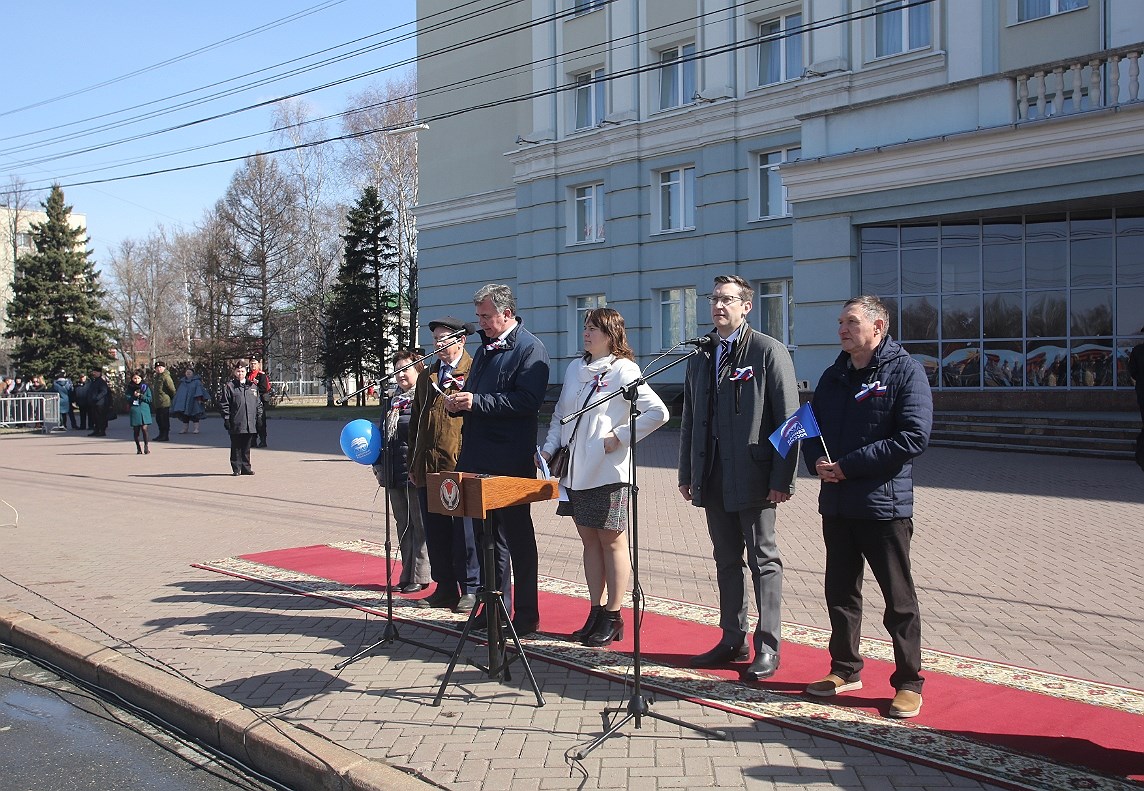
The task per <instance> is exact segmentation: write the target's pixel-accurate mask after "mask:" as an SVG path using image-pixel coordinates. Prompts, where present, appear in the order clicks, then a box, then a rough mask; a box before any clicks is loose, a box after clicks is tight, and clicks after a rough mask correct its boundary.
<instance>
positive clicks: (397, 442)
mask: <svg viewBox="0 0 1144 791" xmlns="http://www.w3.org/2000/svg"><path fill="white" fill-rule="evenodd" d="M412 405H413V389H412V388H410V389H409V390H407V391H406V392H404V393H398V394H397V395H395V396H393V399H392V400H391V401H390V409H389V411H388V412H387V413H385V414H383V415H382V416H381V436H382V443H381V444H382V447H383V448H384V452H383V453H382V455H381V457H380V458H379V459H378V463H377V464H375V465H373V467H374V474H375V475H378V474H379V473H380V474H384V470H383V466H384V464H388V465H389V483H388V485H389V486H393V487H401V486H407V485H409V463H408V462H409V421H410V411H411V410H410V407H412ZM390 433H392V434H393V437H392V438H391V437H390ZM386 453H388V457H387V456H386ZM378 480H382V478H381V477H380V476H378Z"/></svg>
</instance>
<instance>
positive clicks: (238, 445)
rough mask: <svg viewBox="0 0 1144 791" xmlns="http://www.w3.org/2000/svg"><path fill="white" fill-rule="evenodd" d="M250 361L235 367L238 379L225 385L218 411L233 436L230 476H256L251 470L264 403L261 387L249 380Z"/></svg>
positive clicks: (224, 425)
mask: <svg viewBox="0 0 1144 791" xmlns="http://www.w3.org/2000/svg"><path fill="white" fill-rule="evenodd" d="M247 370H248V368H247V365H246V360H238V361H237V362H235V364H234V376H232V377H231V379H230V381H229V382H227V383H226V384H225V385H223V388H222V392H221V393H220V394H219V400H218V408H219V411H220V412H222V425H223V427H224V428H225V429H226V431H227V433H228V434H230V474H231V475H254V470H252V469H251V468H250V446H251V443H253V442H254V438H255V437H256V436H257V435H258V421H259V419H260V415H261V413H262V399H261V398H259V397H258V388H257V386H256V385H255V384H254V383H253V382H251V381H249V380H248V379H247V374H246V372H247Z"/></svg>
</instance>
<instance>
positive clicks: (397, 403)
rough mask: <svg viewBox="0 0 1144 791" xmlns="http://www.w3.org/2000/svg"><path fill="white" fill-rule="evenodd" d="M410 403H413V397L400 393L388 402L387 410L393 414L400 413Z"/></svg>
mask: <svg viewBox="0 0 1144 791" xmlns="http://www.w3.org/2000/svg"><path fill="white" fill-rule="evenodd" d="M411 403H413V396H410V395H406V394H404V393H402V394H401V395H398V396H394V397H393V400H392V401H390V402H389V408H390V409H392V410H393V411H394V412H400V411H401V410H402V409H405V407H407V406H409V405H410V404H411Z"/></svg>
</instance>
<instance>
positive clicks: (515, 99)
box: [53, 0, 934, 188]
mask: <svg viewBox="0 0 1144 791" xmlns="http://www.w3.org/2000/svg"><path fill="white" fill-rule="evenodd" d="M933 2H934V0H911V2H908V3H905V4H903V5H901V6H893V7H889V8H887V7H886V6H875V7H873V8H869V9H865V10H861V11H858V12H847V13H845V14H840V15H838V16H835V17H831V18H829V19H828V20H824V21H819V22H814V23H807V24H805V25H802V26H800V27H797V28H792V29H789V30H785V31H782V33H781V34H775V35H772V36H769V37H768V40H770V41H775V40H779V39H782V38H789V37H794V36H798V35H802V34H804V33H806V32H810V31H813V30H821V29H826V28H829V27H833V26H836V25H839V24H847V23H852V22H855V21H860V20H862V19H867V18H870V17H873V16H878V15H881V14H885V13H891V12H895V11H900V10H902V9H904V8H910V7H914V6H919V5H926V4H930V3H933ZM758 43H759V42H758V39H757V38H752V39H748V40H745V41H739V42H734V43H732V44H728V45H724V46H722V47H717V48H714V49H711V50H705V51H703V52H697V53H695V54H694V55H693V56H689V57H687V58H682V59H680V60H681V61H685V62H686V61H693V60H696V61H697V60H702V59H706V58H709V57H714V56H716V55H722V54H726V53H728V52H734V51H737V50H740V49H745V48H747V47H753V46H757V45H758ZM660 68H662V64H661V63H658V62H655V63H648V64H644V65H642V66H636V67H633V68H630V69H625V70H622V71H620V72H613V73H610V74H606V75H605V76H604V77H603V78H601V79H600V80H598V82H611V81H613V80H618V79H622V78H625V77H630V76H634V75H638V74H643V73H645V72H649V71H655V70H658V69H660ZM325 87H329V86H325ZM578 87H579V86H578V85H576V84H575V83H569V84H565V85H557V86H554V87H551V88H544V89H541V90H537V91H530V92H528V93H525V94H518V95H516V96H510V97H506V98H502V99H496V100H492V101H489V102H485V103H482V104H479V105H472V106H469V107H464V108H458V109H456V110H452V111H448V112H444V113H440V114H438V115H434V116H419V117H418V121H420V122H421V123H427V124H431V123H433V122H435V121H441V120H445V119H448V118H453V117H456V116H458V115H463V114H466V113H470V112H474V111H477V110H485V109H492V108H496V107H501V106H504V105H509V104H515V103H519V102H523V101H531V100H533V99H538V98H543V97H545V96H551V95H557V94H560V93H564V92H567V91H572V90H576V89H577V88H578ZM319 89H320V88H315V89H309V90H308V91H303V92H298V93H296V94H292V95H291V96H290V97H285V98H294V97H296V96H299V95H302V94H303V93H306V92H310V91H312V90H319ZM438 90H439V89H438ZM275 101H278V100H275ZM262 104H266V103H262ZM259 106H261V105H259ZM245 109H250V108H245ZM236 112H241V110H235V111H232V112H230V113H225V114H221V115H219V116H215V117H214V118H221V117H224V116H225V115H232V114H234V113H236ZM349 112H354V111H349ZM211 120H214V119H211ZM194 123H202V121H198V122H192V123H188V124H183V125H180V126H178V127H174V128H183V127H186V126H190V125H193V124H194ZM396 128H398V127H377V128H372V129H366V130H361V131H359V132H354V133H348V134H343V135H336V136H333V137H328V138H323V139H320V140H313V141H308V142H306V143H300V144H295V145H290V146H284V147H280V148H276V149H271V150H268V151H262V152H259V154H260V155H271V154H278V153H283V152H286V151H296V150H299V149H304V148H312V147H314V146H318V145H324V144H326V143H332V142H338V141H344V140H352V139H355V138H358V137H364V136H368V135H372V134H377V133H385V132H389V131H393V129H396ZM168 131H170V130H168ZM152 134H157V133H152ZM143 136H149V135H140V136H139V137H143ZM132 139H136V138H132ZM108 145H112V144H108ZM104 147H107V146H106V145H105V146H99V147H97V148H104ZM81 153H82V152H81ZM251 156H254V155H253V154H250V153H247V154H243V155H241V156H234V157H226V158H221V159H216V160H211V161H208V162H199V163H192V164H188V165H182V166H176V167H171V168H163V169H159V170H153V171H147V172H142V173H135V174H128V175H124V176H111V177H107V178H103V179H91V180H87V181H78V182H69V183H66V184H60V186H61V187H69V188H70V187H81V186H90V185H94V184H105V183H110V182H116V181H124V180H128V179H135V178H142V177H145V176H154V175H161V174H166V173H176V172H179V171H183V170H193V169H197V168H200V167H208V166H211V165H220V164H226V163H231V162H236V161H240V160H244V159H247V158H249V157H251ZM56 158H58V157H56ZM53 159H55V158H53ZM103 169H107V168H103ZM87 172H91V171H87ZM63 178H68V177H67V176H65V177H63Z"/></svg>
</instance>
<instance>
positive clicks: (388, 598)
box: [333, 337, 463, 670]
mask: <svg viewBox="0 0 1144 791" xmlns="http://www.w3.org/2000/svg"><path fill="white" fill-rule="evenodd" d="M457 340H461V341H462V342H463V338H461V337H459V338H458V339H457ZM454 342H456V340H455V341H454ZM436 353H437V352H436V351H434V352H433V353H432V354H426V355H425V356H423V357H420V358H418V359H416V360H414V361H413V362H411V363H409V364H408V365H403V366H401V367H400V368H398V369H397V370H396V371H394V372H392V373H390V374H387V375H385V376H383V377H382V378H381V380H380V381H371V382H370V383H369V384H367V385H366V386H365V387H363V388H361V389H360V390H358V391H357V392H355V393H350V394H349V395H347V396H345V397H344V398H342V399H339V400H340V402H341V404H342V405H344V404H345V403H346V402H347V401H349V400H350V399H351V398H353V397H354V396H356V395H357V394H358V393H363V392H365V391H366V390H368V389H369V388H370V387H372V386H373V385H374V384H380V383H381V382H384V381H386V380H387V379H392V378H394V377H396V376H397V375H398V374H399V373H401V372H402V371H404V370H405V369H406V368H411V367H413V366H414V365H417V363H419V362H421V361H423V360H425V359H427V358H429V357H432V356H433V355H434V354H436ZM382 403H383V404H384V405H385V408H384V409H383V410H382V412H381V431H382V436H383V437H385V440H384V442H383V443H382V446H381V469H382V477H383V479H384V480H385V486H384V487H383V488H384V489H385V630H384V631H383V632H382V634H381V639H380V640H378V641H377V642H375V643H373V644H372V645H369V646H367V647H365V648H363V649H362V650H361V651H358V652H357V653H356V654H354V655H353V656H351V657H350V658H349V659H343V660H342V661H341V662H338V663H337V664H336V665H334V668H333V669H334V670H341V669H342V668H343V667H346V666H347V665H351V664H353V663H354V662H356V661H358V660H359V659H362V658H364V657H366V656H370V655H372V654H373V652H374V651H376V650H377V649H378V648H381V647H382V646H386V645H392V644H394V643H405V644H406V645H413V646H417V647H418V648H424V649H426V650H427V651H434V652H436V653H439V654H448V653H450V652H449V651H448V650H446V649H444V648H440V647H438V646H435V645H429V644H428V643H422V642H419V641H417V640H411V639H409V638H408V637H402V636H401V634H400V633H399V632H398V631H397V624H396V623H394V621H393V539H392V526H391V525H390V510H389V498H390V496H391V492H392V489H393V480H392V477H393V459H392V457H391V456H390V455H389V454H390V448H391V445H392V442H391V439H392V440H396V439H397V433H396V431H395V432H394V435H393V437H392V438H390V437H386V436H385V433H386V423H387V419H388V416H389V410H390V404H391V398H390V397H389V396H388V395H385V396H383V397H382ZM409 507H411V506H407V507H406V513H407V514H408V512H409ZM416 507H417V508H420V507H421V504H420V503H417V504H416ZM405 529H406V530H408V529H409V525H408V524H407V525H406V526H405ZM398 538H399V539H400V535H399V536H398Z"/></svg>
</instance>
